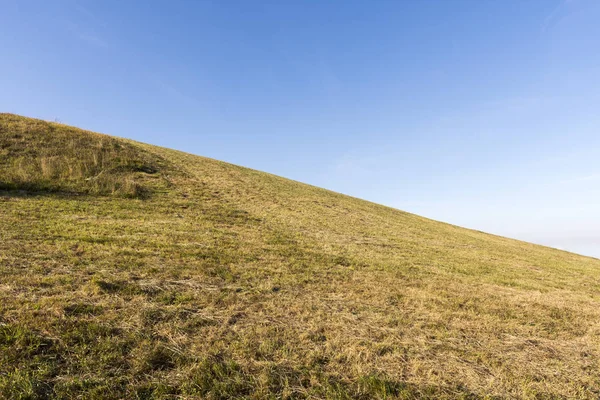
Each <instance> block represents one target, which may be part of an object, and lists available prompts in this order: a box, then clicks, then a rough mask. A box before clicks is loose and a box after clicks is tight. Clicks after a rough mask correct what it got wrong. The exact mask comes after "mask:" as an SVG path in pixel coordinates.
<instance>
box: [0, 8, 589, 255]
mask: <svg viewBox="0 0 600 400" xmlns="http://www.w3.org/2000/svg"><path fill="white" fill-rule="evenodd" d="M0 110H1V111H4V112H13V113H18V114H23V115H27V116H32V117H38V118H43V119H47V120H55V119H58V120H59V121H61V122H64V123H67V124H71V125H76V126H80V127H83V128H86V129H90V130H95V131H100V132H104V133H109V134H113V135H117V136H123V137H128V138H133V139H136V140H140V141H144V142H149V143H153V144H158V145H162V146H167V147H172V148H176V149H181V150H185V151H188V152H191V153H195V154H199V155H204V156H208V157H212V158H216V159H221V160H225V161H229V162H232V163H235V164H239V165H243V166H248V167H251V168H255V169H259V170H264V171H268V172H272V173H275V174H277V175H282V176H285V177H288V178H292V179H295V180H299V181H302V182H307V183H311V184H314V185H317V186H322V187H325V188H328V189H332V190H335V191H338V192H343V193H346V194H350V195H353V196H356V197H361V198H365V199H368V200H372V201H375V202H378V203H383V204H386V205H390V206H393V207H396V208H400V209H403V210H406V211H410V212H413V213H417V214H421V215H424V216H427V217H430V218H433V219H438V220H442V221H447V222H451V223H454V224H458V225H461V226H466V227H470V228H475V229H479V230H483V231H488V232H492V233H497V234H501V235H505V236H510V237H515V238H520V239H524V240H528V241H533V242H536V243H541V244H547V245H550V246H553V247H560V248H563V249H567V250H572V251H575V252H579V253H583V254H588V255H595V256H597V257H600V1H597V0H570V1H565V0H503V1H497V0H488V1H485V0H472V1H460V0H453V1H449V0H439V1H428V0H423V1H421V0H419V1H416V0H415V1H408V0H406V1H402V0H393V1H380V0H361V1H349V0H339V1H335V0H330V1H327V0H313V1H309V0H306V1H300V0H298V1H291V0H290V1H281V0H271V1H259V0H240V1H227V0H214V1H200V0H197V1H196V0H190V1H177V0H172V1H166V0H164V1H123V0H118V1H117V0H103V1H84V0H69V1H67V0H54V1H48V0H39V1H32V0H0Z"/></svg>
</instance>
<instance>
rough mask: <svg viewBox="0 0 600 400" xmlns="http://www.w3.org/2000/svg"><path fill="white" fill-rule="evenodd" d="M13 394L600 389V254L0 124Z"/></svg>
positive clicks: (1, 223)
mask: <svg viewBox="0 0 600 400" xmlns="http://www.w3.org/2000/svg"><path fill="white" fill-rule="evenodd" d="M0 188H2V189H3V190H2V191H0V398H85V399H93V398H98V399H99V398H129V399H138V398H144V399H146V398H148V399H150V398H152V399H159V398H172V399H175V398H178V399H179V398H208V399H224V398H252V399H258V398H273V399H276V398H294V399H296V398H298V399H300V398H302V399H303V398H312V399H314V398H331V399H342V398H362V399H371V398H380V399H383V398H483V397H486V398H589V399H593V398H598V397H599V396H600V261H599V260H596V259H592V258H586V257H582V256H578V255H575V254H571V253H567V252H562V251H558V250H554V249H550V248H545V247H541V246H536V245H532V244H528V243H524V242H519V241H515V240H510V239H506V238H501V237H497V236H492V235H487V234H484V233H480V232H475V231H472V230H467V229H463V228H459V227H455V226H451V225H448V224H443V223H439V222H435V221H432V220H429V219H426V218H422V217H419V216H416V215H412V214H408V213H405V212H402V211H398V210H394V209H391V208H387V207H383V206H380V205H377V204H373V203H369V202H366V201H362V200H359V199H355V198H351V197H348V196H343V195H340V194H337V193H333V192H330V191H327V190H323V189H319V188H316V187H312V186H308V185H305V184H301V183H297V182H293V181H290V180H287V179H284V178H280V177H277V176H273V175H270V174H266V173H262V172H258V171H253V170H250V169H246V168H241V167H237V166H233V165H230V164H227V163H223V162H219V161H215V160H211V159H207V158H203V157H198V156H194V155H190V154H185V153H182V152H177V151H173V150H168V149H164V148H159V147H155V146H150V145H146V144H141V143H136V142H133V141H129V140H125V139H117V138H113V137H109V136H105V135H99V134H95V133H91V132H86V131H81V130H78V129H76V128H71V127H67V126H65V125H61V124H55V123H47V122H43V121H39V120H34V119H29V118H24V117H19V116H14V115H10V114H0Z"/></svg>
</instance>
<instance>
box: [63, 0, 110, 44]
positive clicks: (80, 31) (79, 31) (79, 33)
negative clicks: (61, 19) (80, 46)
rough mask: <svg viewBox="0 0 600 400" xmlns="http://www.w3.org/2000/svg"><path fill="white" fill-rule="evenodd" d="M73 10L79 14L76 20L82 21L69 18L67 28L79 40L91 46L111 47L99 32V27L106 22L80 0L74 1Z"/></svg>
mask: <svg viewBox="0 0 600 400" xmlns="http://www.w3.org/2000/svg"><path fill="white" fill-rule="evenodd" d="M72 10H74V11H75V12H76V13H77V14H79V15H78V16H77V18H76V21H80V22H74V21H73V20H71V19H69V20H68V21H66V26H67V29H68V30H69V31H70V32H71V33H72V34H73V35H74V36H75V37H77V38H78V39H79V40H81V41H83V42H85V43H87V44H88V45H90V46H93V47H98V48H104V49H106V48H109V47H110V45H109V43H108V41H107V40H105V39H104V38H103V37H102V36H101V35H100V34H98V32H97V28H98V27H104V26H105V24H104V23H102V21H100V20H99V19H98V17H97V16H96V15H95V14H94V13H93V12H92V11H91V10H90V9H88V8H86V7H84V6H83V5H81V4H80V3H79V2H78V1H74V2H73V3H72ZM95 28H96V29H95Z"/></svg>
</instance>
